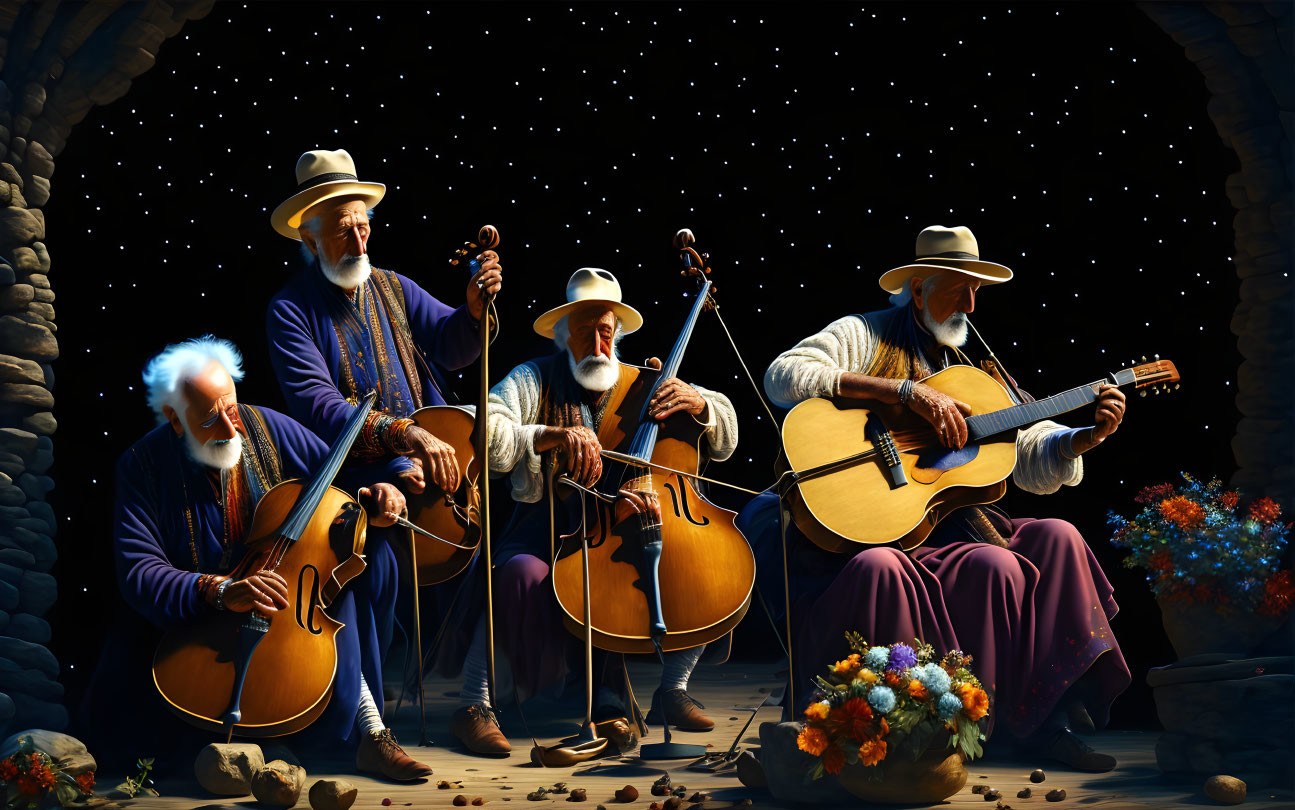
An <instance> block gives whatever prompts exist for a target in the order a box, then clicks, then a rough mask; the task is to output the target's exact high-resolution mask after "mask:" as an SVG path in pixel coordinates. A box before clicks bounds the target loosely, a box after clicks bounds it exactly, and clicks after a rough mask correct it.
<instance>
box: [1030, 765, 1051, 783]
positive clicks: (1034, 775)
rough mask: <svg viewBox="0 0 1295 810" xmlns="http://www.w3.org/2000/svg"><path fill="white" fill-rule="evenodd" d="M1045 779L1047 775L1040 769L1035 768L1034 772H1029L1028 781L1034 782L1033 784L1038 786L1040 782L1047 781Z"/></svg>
mask: <svg viewBox="0 0 1295 810" xmlns="http://www.w3.org/2000/svg"><path fill="white" fill-rule="evenodd" d="M1047 778H1048V775H1047V774H1046V773H1044V772H1043V769H1042V768H1035V769H1034V770H1032V771H1030V781H1031V782H1034V783H1035V784H1038V783H1039V782H1042V781H1043V780H1044V779H1047Z"/></svg>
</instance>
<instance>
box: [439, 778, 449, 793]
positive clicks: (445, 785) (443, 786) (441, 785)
mask: <svg viewBox="0 0 1295 810" xmlns="http://www.w3.org/2000/svg"><path fill="white" fill-rule="evenodd" d="M436 789H437V790H449V789H450V783H449V782H446V781H445V780H444V779H442V780H441V781H439V782H437V783H436Z"/></svg>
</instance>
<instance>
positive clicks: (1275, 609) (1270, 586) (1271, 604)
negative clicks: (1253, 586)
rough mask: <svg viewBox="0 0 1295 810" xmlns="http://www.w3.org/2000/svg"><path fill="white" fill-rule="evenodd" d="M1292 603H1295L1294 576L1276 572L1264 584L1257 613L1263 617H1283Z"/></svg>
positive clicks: (1286, 572)
mask: <svg viewBox="0 0 1295 810" xmlns="http://www.w3.org/2000/svg"><path fill="white" fill-rule="evenodd" d="M1292 602H1295V576H1292V575H1291V572H1290V571H1278V572H1277V573H1275V574H1273V575H1272V576H1270V577H1268V581H1267V582H1265V583H1264V596H1263V600H1262V601H1261V602H1260V603H1259V607H1258V612H1259V613H1261V614H1263V615H1264V616H1284V615H1286V611H1288V610H1290V608H1291V603H1292Z"/></svg>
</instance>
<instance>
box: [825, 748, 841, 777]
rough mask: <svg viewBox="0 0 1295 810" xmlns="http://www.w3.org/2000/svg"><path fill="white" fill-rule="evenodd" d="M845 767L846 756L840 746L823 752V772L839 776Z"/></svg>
mask: <svg viewBox="0 0 1295 810" xmlns="http://www.w3.org/2000/svg"><path fill="white" fill-rule="evenodd" d="M844 766H845V754H844V753H843V752H842V751H841V747H840V746H839V745H834V746H832V747H831V748H829V749H827V750H826V751H824V752H823V770H825V771H827V772H828V773H830V774H838V773H840V772H841V768H842V767H844Z"/></svg>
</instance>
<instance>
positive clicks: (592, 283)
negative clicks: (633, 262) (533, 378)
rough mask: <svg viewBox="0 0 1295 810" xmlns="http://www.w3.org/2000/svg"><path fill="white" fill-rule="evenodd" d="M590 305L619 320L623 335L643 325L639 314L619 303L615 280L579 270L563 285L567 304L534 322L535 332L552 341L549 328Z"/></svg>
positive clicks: (590, 269) (593, 269) (593, 270)
mask: <svg viewBox="0 0 1295 810" xmlns="http://www.w3.org/2000/svg"><path fill="white" fill-rule="evenodd" d="M591 302H594V303H599V304H606V305H607V306H608V307H609V308H610V309H611V311H612V312H614V313H616V317H618V318H620V319H621V328H622V329H624V330H625V334H627V335H628V334H629V333H630V332H633V331H636V330H637V329H638V328H639V327H640V326H642V325H643V316H642V315H640V314H639V311H638V310H637V309H635V308H634V307H632V306H629V305H628V304H625V303H622V302H621V283H620V282H619V281H617V280H616V276H613V275H612V274H611V273H609V272H607V271H606V270H600V269H598V268H597V267H582V268H580V269H579V270H577V271H575V272H574V273H572V274H571V280H570V281H568V282H567V302H566V303H565V304H563V305H562V306H560V307H554V308H553V309H550V310H549V311H548V312H546V313H544V314H543V315H541V316H540V317H538V318H536V319H535V331H536V332H538V333H539V334H540V335H542V336H544V337H547V338H551V337H553V327H554V325H556V324H557V322H558V321H560V320H562V319H563V318H565V317H566V316H568V315H570V314H571V312H572V310H574V309H576V308H577V307H579V306H581V305H583V304H588V303H591Z"/></svg>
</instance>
